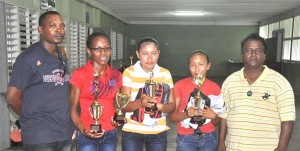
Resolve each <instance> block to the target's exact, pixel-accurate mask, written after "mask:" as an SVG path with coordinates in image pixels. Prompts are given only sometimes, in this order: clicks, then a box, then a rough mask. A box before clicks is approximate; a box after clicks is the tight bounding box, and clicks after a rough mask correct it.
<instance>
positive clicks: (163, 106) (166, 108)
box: [157, 88, 176, 113]
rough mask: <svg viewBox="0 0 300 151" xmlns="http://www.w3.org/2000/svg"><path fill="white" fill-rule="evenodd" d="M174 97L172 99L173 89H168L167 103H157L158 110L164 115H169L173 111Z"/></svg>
mask: <svg viewBox="0 0 300 151" xmlns="http://www.w3.org/2000/svg"><path fill="white" fill-rule="evenodd" d="M175 106H176V105H175V97H174V89H173V88H172V89H170V97H169V103H167V104H161V103H157V108H158V110H160V111H162V112H164V113H171V112H173V111H174V110H175Z"/></svg>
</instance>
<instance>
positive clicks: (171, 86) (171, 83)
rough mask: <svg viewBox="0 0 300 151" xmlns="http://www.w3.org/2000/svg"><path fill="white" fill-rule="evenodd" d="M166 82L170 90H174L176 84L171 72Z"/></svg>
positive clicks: (167, 74) (167, 75) (168, 73)
mask: <svg viewBox="0 0 300 151" xmlns="http://www.w3.org/2000/svg"><path fill="white" fill-rule="evenodd" d="M165 82H166V83H167V84H168V85H169V86H170V89H172V88H174V83H173V79H172V75H171V73H170V72H169V71H167V73H166V79H165Z"/></svg>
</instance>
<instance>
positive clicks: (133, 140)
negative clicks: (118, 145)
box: [122, 131, 167, 151]
mask: <svg viewBox="0 0 300 151" xmlns="http://www.w3.org/2000/svg"><path fill="white" fill-rule="evenodd" d="M144 144H145V145H146V146H145V148H146V151H166V150H167V132H166V131H165V132H161V133H159V134H138V133H131V132H124V131H123V133H122V151H142V150H143V148H144Z"/></svg>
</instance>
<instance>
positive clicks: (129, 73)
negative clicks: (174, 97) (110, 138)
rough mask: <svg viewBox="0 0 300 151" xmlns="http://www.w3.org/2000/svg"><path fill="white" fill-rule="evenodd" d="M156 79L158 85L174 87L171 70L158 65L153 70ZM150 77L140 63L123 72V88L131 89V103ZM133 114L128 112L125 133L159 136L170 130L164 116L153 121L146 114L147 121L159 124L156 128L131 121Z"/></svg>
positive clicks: (154, 79)
mask: <svg viewBox="0 0 300 151" xmlns="http://www.w3.org/2000/svg"><path fill="white" fill-rule="evenodd" d="M153 74H154V77H153V78H152V79H153V81H154V82H156V83H166V84H168V85H169V86H170V88H173V87H174V84H173V80H172V76H171V74H170V72H169V70H167V69H165V68H162V67H160V66H158V65H157V64H156V65H155V66H154V69H153ZM149 78H150V75H149V73H147V72H146V71H144V70H143V69H142V67H141V65H140V61H137V62H136V63H135V64H134V65H133V66H131V67H129V68H127V69H126V70H125V71H124V72H123V86H127V87H130V88H131V101H135V100H136V99H138V98H136V96H137V94H138V91H139V89H140V88H143V87H144V86H145V82H146V80H149ZM132 114H133V112H127V113H126V115H125V117H126V120H127V123H126V124H124V126H123V129H122V130H123V131H126V132H134V133H140V134H158V133H161V132H163V131H166V130H168V129H170V128H169V127H168V126H167V125H166V117H165V116H162V117H161V118H159V119H152V118H150V117H148V116H149V114H146V113H145V118H147V120H155V121H157V124H156V125H155V126H147V125H145V124H143V123H138V122H136V121H134V120H131V118H130V116H131V115H132Z"/></svg>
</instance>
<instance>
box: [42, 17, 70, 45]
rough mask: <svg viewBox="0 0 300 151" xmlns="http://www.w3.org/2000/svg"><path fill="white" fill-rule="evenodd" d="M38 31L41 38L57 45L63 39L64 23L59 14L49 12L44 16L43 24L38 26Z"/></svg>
mask: <svg viewBox="0 0 300 151" xmlns="http://www.w3.org/2000/svg"><path fill="white" fill-rule="evenodd" d="M38 31H39V33H40V37H41V39H42V40H44V41H45V42H48V43H50V44H55V45H57V44H59V43H61V42H62V41H63V40H64V36H65V23H64V22H63V20H62V18H61V16H60V15H57V14H49V15H47V16H46V18H45V20H44V23H43V25H42V26H39V28H38Z"/></svg>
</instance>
